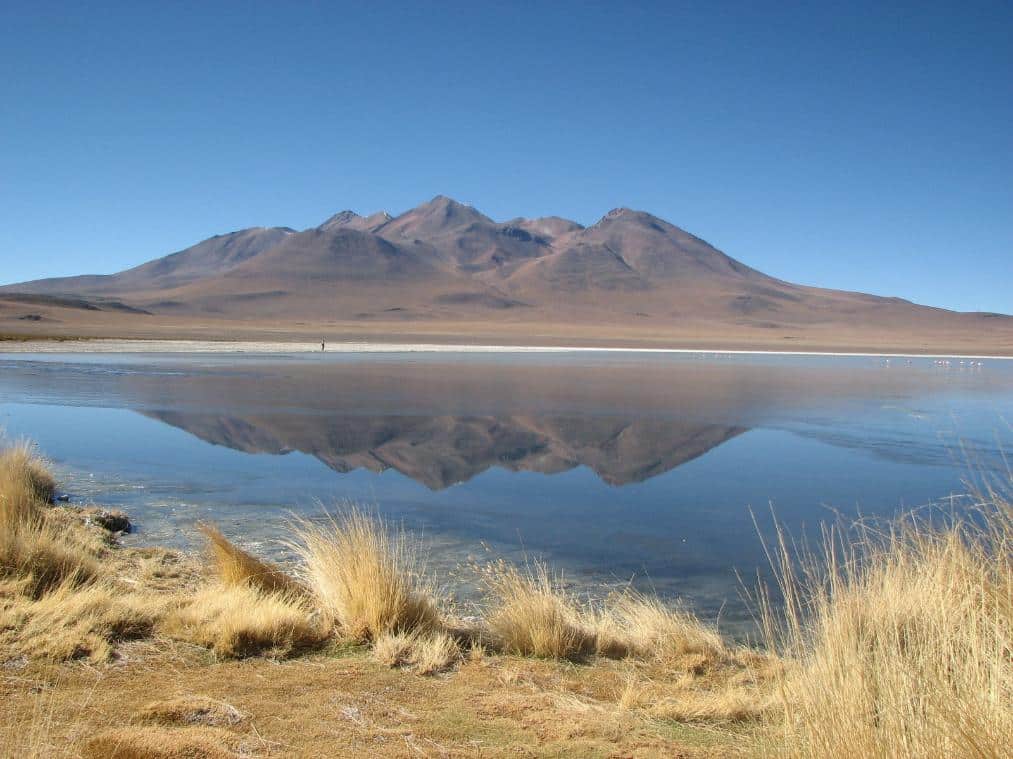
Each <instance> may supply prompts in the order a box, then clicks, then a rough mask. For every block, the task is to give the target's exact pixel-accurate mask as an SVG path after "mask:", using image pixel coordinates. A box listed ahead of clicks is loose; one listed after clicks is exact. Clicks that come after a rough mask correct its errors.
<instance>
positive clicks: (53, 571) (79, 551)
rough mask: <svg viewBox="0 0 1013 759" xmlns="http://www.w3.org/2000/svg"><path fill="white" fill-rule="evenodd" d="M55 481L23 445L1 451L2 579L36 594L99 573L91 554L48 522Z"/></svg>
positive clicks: (0, 550) (26, 445) (37, 458)
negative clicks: (16, 582) (68, 581)
mask: <svg viewBox="0 0 1013 759" xmlns="http://www.w3.org/2000/svg"><path fill="white" fill-rule="evenodd" d="M54 487H55V486H54V484H53V478H52V476H51V475H50V474H49V472H48V470H47V469H46V468H45V464H44V463H43V461H42V459H41V458H39V456H38V455H37V454H36V453H35V451H34V448H32V447H31V446H30V445H28V444H27V443H20V444H16V445H13V446H9V447H7V448H4V449H3V450H0V576H2V577H4V578H6V579H9V580H17V581H18V583H19V586H20V589H21V591H22V592H23V593H25V594H28V595H32V596H38V595H39V594H41V593H44V592H46V591H47V590H49V589H50V588H53V587H56V586H57V585H60V584H61V583H63V582H65V581H67V580H70V579H74V580H77V581H85V580H90V579H92V578H94V577H95V576H96V575H97V574H98V567H97V564H96V562H95V558H94V556H93V555H92V554H91V553H90V552H89V551H88V549H87V548H86V547H85V546H84V545H82V544H81V543H79V542H76V541H74V540H72V539H71V538H70V537H69V536H68V535H67V533H66V531H65V530H63V529H61V527H60V526H59V525H56V524H52V523H50V520H49V519H48V518H47V511H48V506H47V504H48V500H49V498H50V497H51V496H52V493H53V490H54Z"/></svg>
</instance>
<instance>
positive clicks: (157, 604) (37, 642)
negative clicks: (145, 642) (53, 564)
mask: <svg viewBox="0 0 1013 759" xmlns="http://www.w3.org/2000/svg"><path fill="white" fill-rule="evenodd" d="M165 606H166V601H165V600H163V599H160V598H157V597H151V596H148V595H146V594H143V593H131V592H124V591H123V590H122V589H119V588H113V587H112V586H111V585H109V584H107V583H92V584H89V585H85V586H80V585H77V584H75V583H73V582H70V581H68V582H65V583H64V584H62V585H59V586H57V587H56V588H53V589H52V590H50V591H49V592H48V593H46V594H45V595H43V596H41V597H39V598H37V599H35V598H23V597H22V598H19V597H17V596H13V597H6V598H0V646H2V647H3V649H5V650H8V651H10V652H14V653H16V654H21V655H24V656H27V657H29V658H33V659H47V660H52V661H63V660H67V659H76V658H81V657H87V658H90V659H92V660H95V661H103V660H105V659H108V658H109V657H110V655H111V654H112V651H113V646H114V645H115V644H116V643H117V642H119V641H123V640H130V639H133V638H139V637H144V636H146V635H149V634H150V633H151V632H152V630H153V629H154V627H155V624H156V623H157V621H158V620H159V618H160V617H161V615H162V614H163V613H164V610H165Z"/></svg>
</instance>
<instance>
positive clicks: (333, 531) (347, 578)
mask: <svg viewBox="0 0 1013 759" xmlns="http://www.w3.org/2000/svg"><path fill="white" fill-rule="evenodd" d="M292 547H293V548H294V550H295V551H296V552H297V553H298V554H299V555H300V557H301V558H302V560H303V562H304V565H305V575H306V581H307V585H308V586H309V587H310V589H311V591H312V593H313V594H314V596H315V597H316V600H317V603H318V604H319V606H320V608H321V610H322V611H323V612H324V614H326V615H327V617H328V619H329V621H330V622H331V623H332V624H333V625H334V626H335V627H336V628H337V629H338V632H339V633H340V634H341V635H342V636H344V637H346V638H348V639H351V640H356V641H375V640H377V639H378V638H380V637H381V636H383V635H385V634H387V633H405V632H412V631H415V630H434V629H437V628H438V627H439V621H440V620H439V613H438V610H437V606H436V601H435V599H434V595H433V592H432V589H431V587H430V586H429V584H428V582H427V580H426V579H425V576H424V574H425V573H424V566H423V560H422V559H423V557H422V554H421V551H420V548H419V545H418V543H417V542H416V541H414V540H412V539H411V538H410V537H409V535H408V534H407V533H406V532H405V531H404V530H403V529H402V528H400V527H397V528H395V527H392V526H391V525H388V524H387V523H386V522H385V521H384V520H383V519H381V518H380V517H379V516H374V515H371V514H367V513H365V512H363V511H362V510H360V509H358V508H355V507H348V508H345V509H343V510H342V511H341V512H339V513H338V514H337V515H329V516H328V517H327V518H326V519H325V520H324V521H323V522H322V523H319V524H318V523H311V522H308V521H300V522H298V523H297V524H296V527H295V540H294V542H293V543H292Z"/></svg>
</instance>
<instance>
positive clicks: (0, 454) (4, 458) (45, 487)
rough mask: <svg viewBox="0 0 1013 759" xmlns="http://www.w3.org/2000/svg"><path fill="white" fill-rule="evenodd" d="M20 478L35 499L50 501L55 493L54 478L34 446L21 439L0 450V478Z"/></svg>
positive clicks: (44, 501) (43, 501)
mask: <svg viewBox="0 0 1013 759" xmlns="http://www.w3.org/2000/svg"><path fill="white" fill-rule="evenodd" d="M8 476H11V477H13V478H15V479H17V480H20V481H21V483H22V485H23V486H24V487H25V489H26V490H27V491H28V493H29V494H30V496H31V497H32V498H33V499H34V500H35V501H41V502H42V503H51V502H52V501H53V498H54V497H55V495H56V480H55V479H53V475H52V474H51V473H50V471H49V467H48V466H47V464H46V462H45V461H44V460H43V458H42V457H41V456H40V455H39V453H38V451H37V450H36V448H35V446H34V445H32V444H31V443H29V442H25V441H22V442H20V443H14V444H13V445H8V446H7V447H6V448H3V449H2V450H0V478H3V479H4V480H6V478H7V477H8Z"/></svg>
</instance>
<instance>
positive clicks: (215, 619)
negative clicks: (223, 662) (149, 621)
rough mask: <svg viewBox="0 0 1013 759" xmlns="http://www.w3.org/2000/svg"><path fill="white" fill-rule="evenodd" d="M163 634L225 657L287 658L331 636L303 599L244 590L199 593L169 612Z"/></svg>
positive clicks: (235, 588)
mask: <svg viewBox="0 0 1013 759" xmlns="http://www.w3.org/2000/svg"><path fill="white" fill-rule="evenodd" d="M159 630H160V631H161V632H163V633H165V634H166V635H168V636H169V637H171V638H174V639H176V640H182V641H186V642H189V643H194V644H196V645H199V646H205V647H207V648H210V649H211V650H213V651H214V652H215V653H216V654H218V655H219V656H222V657H226V658H234V657H244V656H255V655H265V656H269V657H272V658H277V657H282V656H287V655H289V654H292V653H294V652H297V651H300V650H305V649H306V648H309V647H311V646H315V645H317V644H319V643H321V642H322V641H323V640H324V639H325V637H326V630H325V629H324V628H323V626H322V625H321V624H320V623H319V622H318V621H317V620H316V619H314V615H313V611H312V609H310V608H309V607H308V606H307V605H306V603H305V601H304V599H303V598H301V597H299V596H292V595H285V594H282V593H267V592H265V591H262V590H258V589H257V588H251V587H243V586H234V587H225V586H219V587H215V586H211V587H208V588H205V589H203V590H201V591H198V592H197V593H196V594H194V595H193V596H190V597H187V598H186V599H185V600H184V601H183V602H182V604H181V605H180V606H178V607H177V608H175V609H172V610H171V611H169V612H168V613H167V614H166V615H165V618H164V619H163V621H162V623H161V625H160V627H159Z"/></svg>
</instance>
